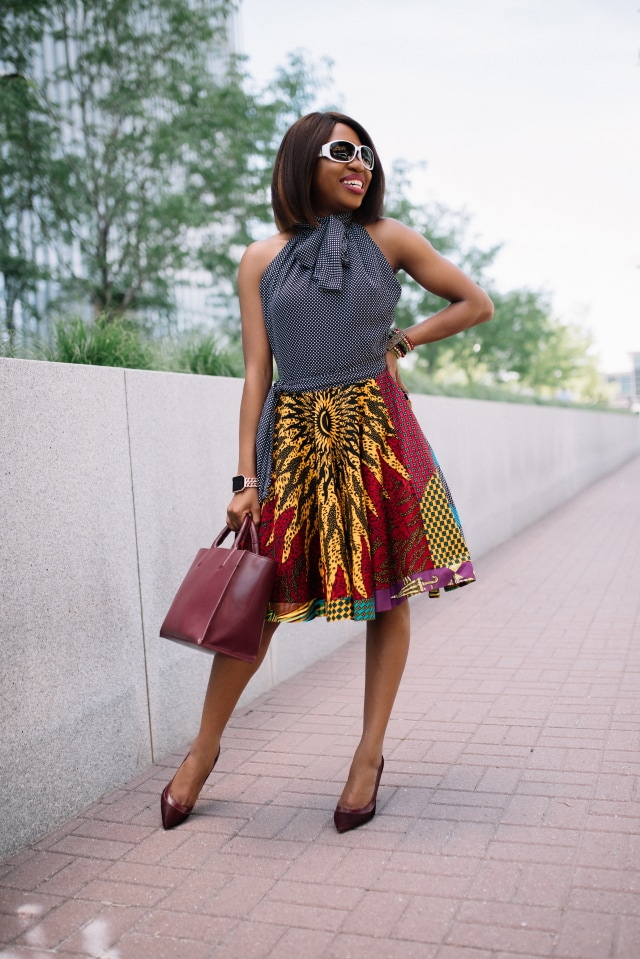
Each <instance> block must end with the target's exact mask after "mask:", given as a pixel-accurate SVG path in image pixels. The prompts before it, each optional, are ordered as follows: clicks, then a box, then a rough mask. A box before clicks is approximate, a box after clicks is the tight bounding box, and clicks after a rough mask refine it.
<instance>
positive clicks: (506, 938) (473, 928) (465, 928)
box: [447, 922, 591, 959]
mask: <svg viewBox="0 0 640 959" xmlns="http://www.w3.org/2000/svg"><path fill="white" fill-rule="evenodd" d="M555 941H556V940H555V935H554V934H553V933H549V932H543V931H540V930H539V929H526V928H522V927H520V928H519V929H511V928H508V927H506V926H495V925H493V926H490V925H484V924H481V923H467V922H455V923H454V924H453V926H452V928H451V931H450V933H449V935H448V939H447V943H448V944H450V945H455V946H458V947H473V948H476V949H488V950H495V951H498V950H502V951H504V952H513V953H515V954H516V955H518V956H551V955H555V953H553V947H554V945H555ZM558 955H560V954H558ZM582 959H591V957H587V956H583V957H582Z"/></svg>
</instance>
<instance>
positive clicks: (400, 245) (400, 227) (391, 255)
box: [365, 216, 433, 270]
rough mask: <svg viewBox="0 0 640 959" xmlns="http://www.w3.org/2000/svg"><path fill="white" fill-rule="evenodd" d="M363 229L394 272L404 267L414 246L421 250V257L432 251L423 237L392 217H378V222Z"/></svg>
mask: <svg viewBox="0 0 640 959" xmlns="http://www.w3.org/2000/svg"><path fill="white" fill-rule="evenodd" d="M365 229H366V231H367V233H368V234H369V236H370V237H371V239H372V240H373V241H374V243H376V244H377V245H378V246H379V247H380V249H381V250H382V252H383V253H384V255H385V256H386V258H387V260H388V261H389V263H390V264H391V266H392V267H393V269H394V270H399V269H402V268H403V267H404V265H405V262H406V259H407V254H408V252H409V251H410V250H411V249H412V248H413V247H415V246H416V245H417V246H419V247H420V248H421V251H422V254H423V255H424V253H425V252H426V251H428V250H431V249H433V248H432V246H431V244H430V243H429V241H428V240H426V239H425V237H423V236H421V235H420V234H419V233H418V232H417V231H416V230H412V229H411V227H408V226H405V224H404V223H401V222H400V221H399V220H394V219H393V218H392V217H388V216H383V217H380V219H379V220H376V222H375V223H371V224H369V225H368V226H366V227H365Z"/></svg>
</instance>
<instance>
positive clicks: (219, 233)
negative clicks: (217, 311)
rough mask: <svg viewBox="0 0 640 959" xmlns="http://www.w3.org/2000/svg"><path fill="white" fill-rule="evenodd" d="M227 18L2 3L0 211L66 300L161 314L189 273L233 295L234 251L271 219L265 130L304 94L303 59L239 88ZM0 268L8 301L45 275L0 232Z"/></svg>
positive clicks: (201, 4) (102, 1) (278, 125)
mask: <svg viewBox="0 0 640 959" xmlns="http://www.w3.org/2000/svg"><path fill="white" fill-rule="evenodd" d="M232 10H233V3H232V2H231V0H51V2H47V3H38V2H36V0H31V2H30V3H27V4H25V3H24V0H8V2H7V3H5V5H4V6H3V9H2V12H1V13H0V39H2V40H3V41H4V45H3V59H4V65H5V69H6V70H7V71H8V72H9V73H19V74H20V76H19V77H16V78H14V80H13V81H10V80H9V78H8V77H5V78H4V79H3V80H2V82H1V83H0V88H1V89H2V94H3V100H2V121H1V123H2V130H1V131H0V132H1V133H2V134H3V136H2V140H3V143H5V144H7V146H6V147H3V150H2V163H3V168H2V173H3V182H6V184H7V188H6V195H5V190H4V188H3V193H2V196H1V197H0V205H1V212H2V213H6V214H10V215H9V216H8V217H7V219H6V222H12V223H14V224H16V223H17V224H20V225H21V231H19V232H22V234H25V233H27V232H29V230H33V229H34V228H36V229H37V230H39V231H40V237H41V239H42V240H44V241H45V242H46V243H49V244H50V245H51V249H55V250H56V251H57V262H56V263H55V264H54V265H53V271H52V272H53V273H54V275H55V278H56V279H57V280H58V281H59V283H60V284H61V287H62V290H63V293H64V294H65V297H66V299H67V300H69V299H71V300H73V299H76V300H78V301H80V302H86V301H89V302H90V303H91V304H92V305H93V307H94V309H95V312H96V313H100V314H104V315H106V316H115V315H118V314H122V313H125V312H127V311H129V310H132V309H140V308H147V309H149V308H150V309H152V310H153V311H155V312H156V313H162V312H165V313H167V312H170V311H171V309H172V306H173V290H174V287H175V283H176V282H177V281H179V279H180V277H181V275H183V273H184V271H186V270H194V269H203V270H205V271H207V273H208V275H209V276H210V277H212V279H213V280H214V281H215V282H217V283H218V284H221V285H222V289H223V290H224V289H225V287H226V288H227V290H228V289H229V288H230V287H231V285H232V283H233V278H234V276H235V270H236V267H237V259H238V253H239V251H240V250H241V249H242V248H243V247H244V246H245V245H246V244H247V243H248V242H250V240H251V239H252V238H253V231H254V229H255V225H256V224H257V223H259V222H262V221H265V220H267V219H269V218H270V208H269V203H268V190H267V187H268V180H269V175H270V168H271V165H272V160H273V156H274V150H275V146H276V143H277V141H278V139H279V135H280V133H281V132H282V130H283V129H284V127H285V126H286V125H287V123H288V122H289V121H290V119H291V118H292V110H296V109H297V108H299V107H300V105H302V104H304V103H305V102H306V100H307V99H308V96H309V94H308V92H307V87H308V83H307V68H306V65H305V63H304V61H303V60H302V59H301V58H293V59H292V60H291V61H290V63H289V68H288V69H287V68H282V69H281V70H280V72H279V76H278V78H277V79H276V81H275V83H274V84H273V85H272V86H271V88H270V89H269V90H267V91H258V92H253V93H252V92H249V91H248V84H247V82H246V80H247V78H246V76H245V74H244V73H243V68H242V62H241V60H240V59H239V58H237V57H235V56H233V55H232V54H230V53H229V49H228V37H227V30H228V22H229V17H230V15H231V13H232ZM45 37H49V38H52V39H51V40H48V41H47V42H48V43H51V42H53V43H54V44H55V58H54V59H55V62H56V64H57V65H55V66H52V67H50V68H49V67H47V68H45V65H44V61H43V60H42V56H41V51H42V41H43V38H45ZM36 78H38V79H37V80H36ZM22 246H24V244H22ZM0 268H1V269H2V272H3V274H4V278H5V290H7V291H9V290H13V291H14V292H12V293H11V295H12V296H13V297H14V298H15V297H17V296H19V295H20V292H23V291H24V290H25V289H27V288H32V286H33V283H34V282H35V281H36V280H37V279H38V278H41V277H42V276H43V275H44V274H43V273H42V271H40V269H39V268H37V267H36V266H35V264H34V259H33V257H31V259H30V257H29V251H28V250H25V249H22V248H21V245H20V243H19V242H17V241H16V239H15V236H14V238H13V239H12V238H11V237H10V236H8V235H3V234H0ZM14 277H15V279H13V278H14ZM12 283H13V287H12ZM20 283H21V284H22V286H19V284H20ZM5 313H6V317H7V318H8V317H9V316H10V314H11V310H10V309H8V308H7V307H5Z"/></svg>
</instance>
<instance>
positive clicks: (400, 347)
mask: <svg viewBox="0 0 640 959" xmlns="http://www.w3.org/2000/svg"><path fill="white" fill-rule="evenodd" d="M387 350H389V351H390V352H391V353H394V354H395V355H396V356H397V357H398V359H399V360H401V359H402V357H403V356H406V355H407V353H410V352H411V350H415V344H414V343H413V342H412V341H411V340H410V339H409V336H408V335H407V333H405V331H404V330H397V329H393V330H390V331H389V342H388V343H387Z"/></svg>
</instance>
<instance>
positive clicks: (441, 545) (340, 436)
mask: <svg viewBox="0 0 640 959" xmlns="http://www.w3.org/2000/svg"><path fill="white" fill-rule="evenodd" d="M260 548H261V552H262V553H264V554H265V555H266V556H271V557H272V558H273V559H275V560H276V562H277V563H278V576H277V579H276V585H275V588H274V591H273V593H272V596H271V603H270V606H269V610H268V614H267V619H269V620H271V621H275V622H295V621H304V620H311V619H314V618H315V617H316V616H325V617H326V618H327V619H328V620H341V619H354V620H370V619H374V618H375V616H376V614H377V613H379V612H382V611H385V610H389V609H391V608H392V607H393V606H395V605H397V604H398V603H401V602H403V601H405V600H406V599H407V598H408V597H410V596H414V595H417V594H419V593H424V592H428V593H429V595H430V596H438V595H439V594H440V590H441V589H444V590H449V589H455V588H457V587H459V586H464V585H466V584H467V583H470V582H472V581H473V580H474V579H475V576H474V572H473V567H472V564H471V558H470V556H469V552H468V549H467V545H466V542H465V539H464V534H463V531H462V527H461V525H460V520H459V518H458V514H457V511H456V508H455V506H454V503H453V500H452V498H451V495H450V493H449V489H448V487H447V484H446V481H445V479H444V477H443V475H442V472H441V470H440V467H439V465H438V462H437V460H436V458H435V456H434V454H433V452H432V450H431V447H430V446H429V444H428V442H427V440H426V438H425V436H424V434H423V433H422V430H421V429H420V426H419V424H418V421H417V420H416V418H415V416H414V414H413V411H412V409H411V405H410V403H409V401H408V400H407V398H406V396H405V394H404V393H403V392H402V390H401V389H400V388H399V387H398V385H397V383H396V382H395V381H394V380H393V378H392V377H391V376H390V375H389V373H388V372H387V371H386V370H385V371H384V372H382V373H381V374H380V375H379V376H377V377H376V378H375V379H370V380H366V381H365V382H361V383H354V384H351V385H349V386H337V387H333V388H331V389H326V390H315V391H310V392H306V393H289V394H287V393H282V394H281V395H280V396H279V398H278V403H277V407H276V415H275V425H274V436H273V473H272V478H271V485H270V487H269V492H268V494H267V497H266V499H265V501H264V503H263V506H262V519H261V525H260Z"/></svg>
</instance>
